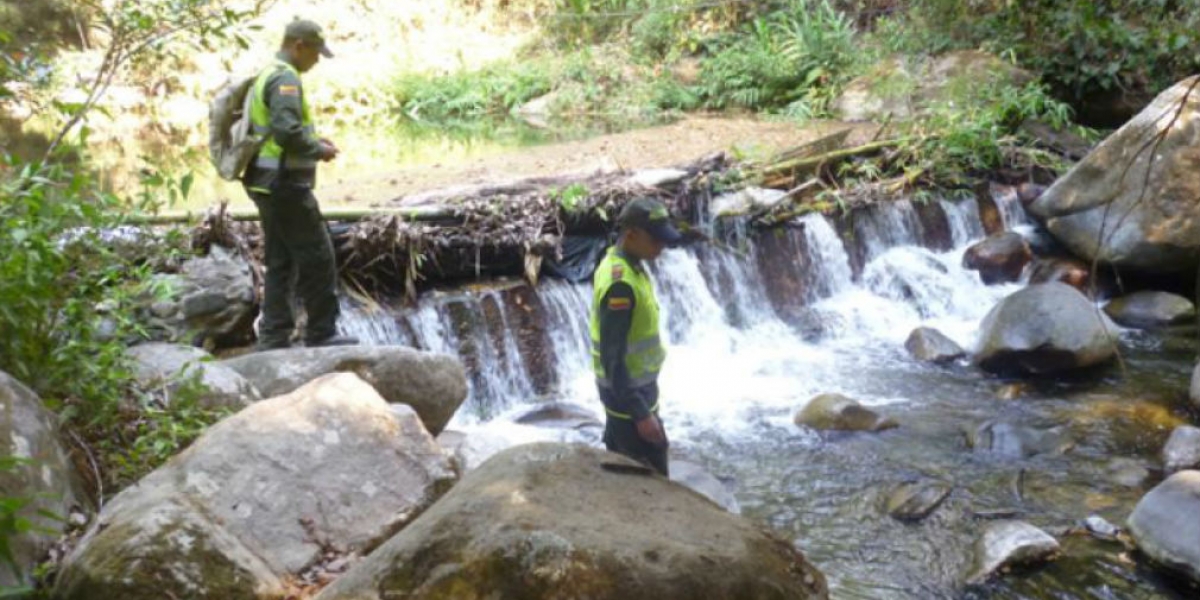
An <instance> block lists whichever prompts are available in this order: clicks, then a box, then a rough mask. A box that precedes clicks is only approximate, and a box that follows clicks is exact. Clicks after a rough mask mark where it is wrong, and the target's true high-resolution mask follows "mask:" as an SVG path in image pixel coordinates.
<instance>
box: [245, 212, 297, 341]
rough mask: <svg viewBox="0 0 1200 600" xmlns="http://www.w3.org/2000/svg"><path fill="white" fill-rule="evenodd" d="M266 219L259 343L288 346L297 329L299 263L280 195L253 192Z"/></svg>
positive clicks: (263, 217)
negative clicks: (294, 310) (284, 228)
mask: <svg viewBox="0 0 1200 600" xmlns="http://www.w3.org/2000/svg"><path fill="white" fill-rule="evenodd" d="M250 198H251V199H252V200H254V204H255V205H256V206H258V214H259V218H260V220H261V223H262V231H263V250H264V254H265V260H264V262H265V266H266V269H267V271H266V275H265V276H264V281H263V304H262V321H261V322H260V323H259V326H258V345H259V346H260V347H262V348H282V347H286V346H287V345H288V344H289V343H290V341H291V337H292V330H293V329H295V326H296V324H295V321H294V317H293V315H292V303H291V297H292V282H293V281H294V279H295V264H294V263H293V261H292V254H291V251H290V250H289V248H288V245H287V243H286V241H285V235H284V232H283V231H281V225H282V223H281V220H282V219H281V213H280V210H279V205H280V204H281V203H280V202H279V201H278V200H277V199H276V198H274V197H272V196H270V195H267V194H257V193H252V194H251V195H250Z"/></svg>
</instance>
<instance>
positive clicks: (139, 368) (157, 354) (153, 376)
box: [128, 342, 262, 409]
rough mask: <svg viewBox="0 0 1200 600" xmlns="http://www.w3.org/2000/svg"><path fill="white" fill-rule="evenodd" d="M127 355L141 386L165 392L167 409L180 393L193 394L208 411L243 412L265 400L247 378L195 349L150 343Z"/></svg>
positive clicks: (135, 348)
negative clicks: (232, 410)
mask: <svg viewBox="0 0 1200 600" xmlns="http://www.w3.org/2000/svg"><path fill="white" fill-rule="evenodd" d="M128 355H129V357H130V358H131V359H133V373H134V377H136V378H137V381H138V383H139V384H140V385H141V386H142V387H144V388H147V389H153V390H164V391H165V394H164V398H165V400H166V402H167V404H168V405H169V404H171V403H172V401H173V400H175V399H176V398H178V397H179V396H180V394H181V393H182V394H193V395H194V399H195V400H196V402H197V403H198V404H199V405H200V406H203V407H205V408H209V409H220V408H230V409H240V408H244V407H246V406H248V405H250V404H251V403H253V402H257V401H259V400H261V399H262V396H261V395H259V393H258V390H257V389H256V388H255V387H254V385H252V384H251V383H250V382H249V381H247V380H246V378H245V377H242V376H241V374H239V373H238V372H237V371H234V370H233V369H230V368H229V367H227V366H225V365H222V364H220V363H216V362H214V359H213V356H212V355H211V354H209V353H208V352H205V351H204V350H201V349H199V348H196V347H194V346H180V345H177V344H164V343H159V342H151V343H148V344H139V345H137V346H134V347H132V348H130V349H129V351H128Z"/></svg>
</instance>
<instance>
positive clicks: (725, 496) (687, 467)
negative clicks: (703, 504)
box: [671, 460, 742, 515]
mask: <svg viewBox="0 0 1200 600" xmlns="http://www.w3.org/2000/svg"><path fill="white" fill-rule="evenodd" d="M671 481H674V482H675V483H678V484H681V485H684V486H687V487H688V488H690V489H691V490H692V491H694V492H696V493H698V494H700V495H701V496H704V497H705V498H708V499H709V500H712V501H713V502H715V503H716V504H717V506H720V507H721V508H723V509H725V510H727V511H729V512H731V513H733V514H735V515H736V514H741V512H742V507H741V506H740V505H739V504H738V501H737V498H735V497H734V495H733V492H732V491H731V490H730V489H729V487H728V486H727V485H725V484H724V483H723V482H722V481H721V480H720V479H717V478H716V477H714V476H713V475H712V473H709V472H708V471H706V470H704V467H701V466H700V465H698V464H696V463H693V462H688V461H686V460H672V461H671Z"/></svg>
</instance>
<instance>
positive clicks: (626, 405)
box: [599, 282, 650, 421]
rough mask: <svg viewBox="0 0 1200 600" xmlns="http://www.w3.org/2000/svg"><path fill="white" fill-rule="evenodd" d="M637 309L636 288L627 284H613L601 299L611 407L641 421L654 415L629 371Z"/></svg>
mask: <svg viewBox="0 0 1200 600" xmlns="http://www.w3.org/2000/svg"><path fill="white" fill-rule="evenodd" d="M635 308H636V307H635V300H634V297H633V288H632V287H630V286H629V284H627V283H622V282H617V283H614V284H612V286H611V287H609V288H608V293H607V294H605V296H604V298H602V299H601V300H600V307H599V311H600V363H601V364H602V365H604V372H605V373H607V374H608V379H609V382H610V384H611V385H612V389H613V395H612V402H613V406H612V407H611V408H612V409H613V410H615V411H617V412H623V413H626V414H628V415H631V416H632V417H633V419H634V420H635V421H640V420H642V419H644V418H646V417H647V416H649V415H650V408H649V407H648V406H647V404H646V401H645V399H644V398H643V397H642V394H640V393H639V391H640V390H636V389H633V388H632V387H631V386H630V384H629V370H628V369H626V368H625V353H626V351H627V350H628V337H629V329H630V328H631V327H633V311H634V309H635Z"/></svg>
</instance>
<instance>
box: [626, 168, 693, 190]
mask: <svg viewBox="0 0 1200 600" xmlns="http://www.w3.org/2000/svg"><path fill="white" fill-rule="evenodd" d="M687 176H688V173H687V171H681V170H679V169H645V170H642V171H638V172H636V173H634V174H633V175H630V176H629V179H628V182H629V183H630V184H632V185H637V186H641V187H647V188H657V187H669V186H672V185H675V184H677V183H679V182H680V181H683V180H684V179H686V178H687Z"/></svg>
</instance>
